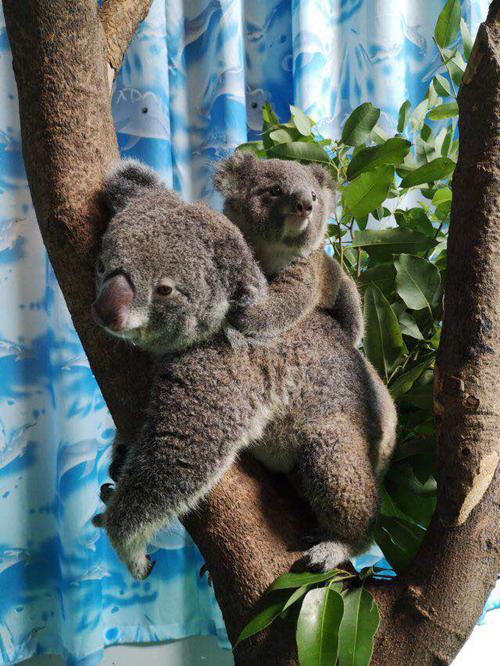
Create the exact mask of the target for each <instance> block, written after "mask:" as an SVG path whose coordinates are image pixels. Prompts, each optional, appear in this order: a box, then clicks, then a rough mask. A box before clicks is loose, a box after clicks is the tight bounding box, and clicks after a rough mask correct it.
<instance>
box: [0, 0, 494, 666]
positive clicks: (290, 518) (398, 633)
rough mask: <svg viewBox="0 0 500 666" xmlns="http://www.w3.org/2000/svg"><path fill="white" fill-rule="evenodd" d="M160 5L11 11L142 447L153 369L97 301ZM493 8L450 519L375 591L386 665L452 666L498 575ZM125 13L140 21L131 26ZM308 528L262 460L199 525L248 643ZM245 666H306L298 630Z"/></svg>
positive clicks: (62, 199)
mask: <svg viewBox="0 0 500 666" xmlns="http://www.w3.org/2000/svg"><path fill="white" fill-rule="evenodd" d="M150 2H151V0H147V1H146V2H139V1H137V2H134V3H132V2H129V0H121V2H120V0H110V1H109V2H105V3H104V7H103V9H102V21H101V20H100V19H99V15H98V10H97V3H96V2H95V0H79V1H78V3H75V2H72V1H71V0H24V1H23V2H19V0H4V13H5V19H6V23H7V31H8V35H9V39H10V43H11V47H12V53H13V62H14V71H15V75H16V81H17V86H18V91H19V106H20V115H21V130H22V140H23V155H24V160H25V165H26V171H27V175H28V182H29V185H30V190H31V194H32V198H33V203H34V206H35V210H36V214H37V219H38V222H39V225H40V229H41V232H42V235H43V239H44V242H45V244H46V247H47V250H48V253H49V256H50V260H51V262H52V266H53V268H54V270H55V273H56V276H57V279H58V281H59V284H60V286H61V289H62V291H63V294H64V297H65V299H66V302H67V305H68V308H69V311H70V313H71V316H72V318H73V322H74V325H75V328H76V330H77V332H78V334H79V336H80V339H81V341H82V344H83V346H84V349H85V351H86V353H87V356H88V358H89V362H90V365H91V368H92V371H93V372H94V375H95V377H96V379H97V381H98V383H99V386H100V388H101V390H102V393H103V396H104V399H105V400H106V403H107V405H108V407H109V409H110V412H111V414H112V416H113V418H114V421H115V423H116V425H117V426H118V427H119V428H120V429H122V430H123V431H124V433H126V434H127V436H128V437H130V436H133V434H134V433H135V432H136V431H137V429H138V428H139V427H140V424H141V422H142V418H143V409H144V406H145V405H146V404H147V398H148V386H149V384H150V381H151V363H150V361H149V359H148V357H147V356H146V355H145V354H142V353H140V352H138V351H132V350H131V349H129V348H128V347H125V346H121V345H117V344H116V342H114V341H111V340H110V339H109V338H107V337H106V336H105V335H104V334H103V333H102V332H101V331H100V330H99V329H98V328H97V327H96V326H95V325H94V324H93V322H92V321H91V318H90V304H91V302H92V300H93V297H94V261H95V257H96V252H97V248H98V242H99V238H100V236H101V234H102V232H103V230H104V228H105V226H106V222H107V219H106V215H105V213H104V210H103V208H102V206H101V204H100V201H99V198H98V192H99V188H100V186H101V183H102V179H103V176H104V174H105V173H106V172H107V171H108V169H109V167H110V165H111V164H112V162H114V161H115V160H116V159H118V157H119V155H118V148H117V144H116V137H115V133H114V128H113V122H112V118H111V109H110V96H109V80H110V79H111V78H112V75H113V74H114V72H115V70H116V69H117V68H118V67H119V63H120V62H121V57H122V55H123V52H124V50H125V48H126V45H127V43H128V40H129V39H130V37H131V36H132V35H133V32H134V29H135V26H136V25H137V23H138V22H139V21H140V20H141V19H142V18H143V17H144V15H145V13H144V12H145V8H147V6H149V4H150ZM493 4H494V6H492V9H491V11H490V17H489V19H488V22H487V25H485V26H484V25H483V26H482V27H481V29H480V34H479V37H478V40H477V44H476V47H475V54H474V56H473V57H472V58H471V63H470V64H469V67H468V71H467V73H466V80H468V83H467V85H463V86H462V90H461V93H460V108H461V123H460V130H461V150H460V158H459V165H458V167H457V171H456V173H455V178H454V185H453V189H454V198H453V210H452V227H451V233H450V252H449V270H448V284H447V289H446V301H445V306H446V307H445V311H446V314H445V326H444V331H443V339H442V345H441V349H440V354H439V363H438V369H439V375H438V377H439V379H438V381H437V382H436V405H437V406H438V432H439V459H440V474H439V488H440V490H439V499H438V511H437V514H436V516H435V518H434V520H433V522H432V525H431V528H430V530H429V533H428V535H427V537H426V539H425V542H424V545H423V547H422V550H421V553H420V554H419V557H418V559H417V562H416V564H415V565H414V567H413V568H412V570H411V572H410V573H409V574H408V575H407V576H406V577H405V578H403V579H401V581H399V580H398V582H397V583H393V584H392V585H390V586H383V587H382V588H376V589H375V593H376V595H377V599H378V600H379V603H380V606H381V609H382V612H383V623H382V626H381V629H380V632H379V637H378V640H377V645H376V652H375V657H374V662H375V663H376V664H384V665H390V666H394V665H396V664H402V663H408V664H412V666H413V665H419V664H422V665H424V664H425V665H426V664H435V663H448V662H449V660H450V659H451V658H452V656H453V655H454V654H455V653H456V652H457V650H458V649H459V647H460V645H461V644H462V643H463V641H464V640H465V638H466V636H467V635H468V633H469V632H470V631H471V629H472V627H473V624H474V622H475V620H476V618H477V616H478V615H479V612H480V610H481V607H482V604H483V603H484V600H485V598H486V596H487V592H488V590H489V589H491V587H492V584H493V582H494V576H495V574H496V570H497V564H498V544H497V543H496V541H495V536H496V531H495V530H496V526H497V525H498V516H497V515H496V514H495V511H498V501H497V500H496V496H495V490H496V489H497V485H495V486H494V484H493V483H490V482H491V480H492V477H493V473H494V471H495V469H496V468H497V467H498V466H497V461H498V445H497V444H496V443H495V441H494V433H495V430H496V429H497V428H498V426H499V417H498V399H497V396H498V395H499V389H500V386H499V368H498V360H497V359H498V357H497V355H496V354H497V352H498V311H497V309H498V302H499V301H498V285H499V279H498V278H499V275H498V270H499V268H498V267H499V264H498V241H497V238H496V236H497V229H496V228H495V226H496V225H495V222H497V221H498V220H497V219H496V218H495V216H496V215H498V212H497V211H498V197H499V192H500V187H499V186H500V182H499V181H500V174H499V171H498V160H499V155H500V147H499V141H500V132H499V127H498V117H497V116H498V108H499V101H500V100H499V97H500V75H499V61H498V52H499V50H500V37H499V28H498V6H499V3H498V2H495V3H493ZM124 12H125V16H126V17H127V19H126V20H125V19H123V18H122V19H119V17H120V16H123V13H124ZM129 12H130V13H129ZM117 17H118V18H117ZM105 30H106V31H107V32H106V34H105ZM477 100H480V104H479V105H478V106H477V107H476V106H474V105H475V104H477ZM495 164H497V166H496V167H495ZM495 253H496V254H495ZM464 278H465V279H464ZM304 520H305V513H304V511H303V507H301V505H300V503H299V502H298V501H297V499H296V498H295V496H294V495H293V493H292V492H291V491H290V488H289V487H288V486H287V484H285V483H283V482H281V481H279V480H276V479H274V478H272V477H271V475H270V474H268V473H267V472H266V471H264V470H263V468H262V467H261V466H260V465H258V464H257V463H256V462H255V461H250V460H245V461H244V463H243V464H241V465H235V466H233V467H232V468H231V470H229V472H228V473H226V474H225V476H224V477H223V478H222V480H221V481H220V482H219V484H218V485H217V487H216V488H215V489H214V490H213V491H212V493H211V494H210V496H209V497H208V498H207V500H206V501H205V502H204V503H203V504H202V506H201V507H200V509H199V510H198V511H196V512H195V513H193V514H192V515H190V516H189V517H188V518H187V519H186V520H185V524H186V526H187V528H188V529H189V531H190V533H191V535H192V536H193V538H194V540H195V542H196V543H197V544H198V546H199V547H200V549H201V551H202V553H203V555H204V557H205V558H206V560H207V563H208V568H209V571H210V573H211V575H212V577H213V580H214V586H215V591H216V595H217V599H218V601H219V603H220V605H221V609H222V612H223V615H224V620H225V622H226V627H227V630H228V634H229V637H230V639H231V641H232V642H234V641H235V639H236V637H237V636H238V634H239V632H240V631H241V629H242V627H243V626H244V625H245V623H246V622H247V621H248V619H249V617H250V616H251V615H252V614H253V612H255V608H256V607H257V605H258V602H259V598H260V597H261V595H262V592H263V591H264V590H265V589H266V587H267V586H268V585H269V584H270V583H271V582H272V580H273V579H274V578H275V577H276V576H277V575H279V574H280V573H283V572H284V571H286V570H287V569H288V568H289V567H290V565H291V563H292V562H293V561H294V560H295V559H296V558H297V556H298V549H297V543H298V535H299V534H300V532H301V530H300V527H301V523H302V524H303V523H304ZM436 659H437V661H436ZM236 661H237V663H238V664H239V666H247V665H248V666H255V664H258V663H262V664H266V666H267V665H269V666H273V665H276V666H285V665H287V666H288V665H292V666H293V665H294V664H296V663H297V658H296V650H295V646H294V636H293V632H292V631H291V630H290V629H289V627H288V626H287V625H285V624H284V623H282V622H280V621H278V622H276V623H274V624H273V626H272V629H271V630H270V631H268V632H265V633H263V634H262V635H261V636H259V637H257V638H256V639H254V640H249V641H245V642H244V643H242V644H241V646H240V647H238V648H237V650H236Z"/></svg>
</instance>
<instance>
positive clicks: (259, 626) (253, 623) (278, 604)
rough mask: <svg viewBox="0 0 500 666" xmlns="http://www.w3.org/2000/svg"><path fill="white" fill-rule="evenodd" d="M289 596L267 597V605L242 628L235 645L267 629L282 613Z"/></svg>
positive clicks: (281, 594)
mask: <svg viewBox="0 0 500 666" xmlns="http://www.w3.org/2000/svg"><path fill="white" fill-rule="evenodd" d="M289 596H290V595H289V593H288V592H286V591H281V592H278V593H274V594H272V595H269V599H268V603H267V605H266V606H265V607H264V608H263V609H262V610H261V611H260V612H259V613H257V615H256V616H255V617H253V618H252V619H251V620H250V622H249V623H248V624H247V625H246V626H245V627H244V628H243V630H242V632H241V634H240V635H239V636H238V640H237V641H236V645H238V643H241V641H244V640H245V639H247V638H249V637H250V636H253V635H254V634H258V633H259V631H262V630H263V629H265V628H266V627H268V626H269V625H270V624H271V622H273V620H275V619H276V618H277V617H278V615H279V614H280V613H281V612H282V610H283V606H284V605H285V604H286V602H287V601H288V598H289ZM236 645H235V647H236Z"/></svg>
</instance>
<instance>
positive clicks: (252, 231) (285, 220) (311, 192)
mask: <svg viewBox="0 0 500 666" xmlns="http://www.w3.org/2000/svg"><path fill="white" fill-rule="evenodd" d="M214 183H215V187H216V188H217V189H218V190H219V191H220V192H221V193H222V194H223V196H224V198H225V200H224V214H225V215H226V216H227V217H228V218H229V219H230V220H231V221H232V222H234V223H235V224H236V225H237V226H238V227H239V229H240V231H241V232H242V234H243V236H244V238H245V240H246V241H247V243H248V244H249V245H250V247H251V248H252V250H253V252H254V256H255V258H256V259H257V261H258V262H259V264H260V266H261V268H262V270H263V271H264V273H265V275H266V277H267V278H268V280H269V285H270V289H269V295H268V299H267V300H266V301H262V302H260V303H258V304H255V305H254V306H252V307H250V308H245V309H244V310H240V311H236V312H235V313H234V314H233V316H232V319H231V321H232V323H233V324H234V325H235V326H236V327H237V328H238V329H239V330H240V331H242V332H243V333H245V334H247V335H255V336H258V337H267V336H274V335H277V334H279V333H282V332H283V331H286V330H288V329H289V328H291V327H293V326H294V325H295V324H296V323H297V322H298V321H299V320H301V319H302V318H303V317H304V316H305V315H307V314H308V313H309V312H311V311H312V310H313V309H314V308H315V307H316V306H320V307H322V308H324V309H326V310H328V311H330V312H331V313H332V314H333V315H334V316H335V318H336V319H337V321H338V322H339V323H340V325H341V328H342V329H343V330H344V332H345V333H346V334H347V337H348V339H349V340H350V341H351V342H352V344H353V345H354V346H355V347H358V346H359V344H360V343H361V340H362V337H363V315H362V310H361V300H360V297H359V294H358V291H357V289H356V285H355V284H354V281H353V280H352V279H351V278H350V277H349V276H348V275H347V274H346V273H345V272H344V271H343V270H342V268H341V266H340V264H339V263H338V262H337V261H336V260H335V259H334V258H333V257H330V256H328V255H327V254H326V253H325V252H324V251H323V241H324V237H325V232H326V228H327V224H328V218H329V214H330V212H331V210H332V208H333V200H334V190H335V185H334V182H333V180H332V178H331V177H330V175H329V174H328V172H327V171H326V170H325V169H324V168H323V167H321V166H320V165H318V164H312V165H310V166H304V165H302V164H299V163H297V162H291V161H287V160H279V159H271V160H259V159H257V158H256V157H255V156H254V155H253V154H251V153H244V152H235V153H233V154H232V155H230V156H229V157H227V158H226V159H224V160H222V161H221V162H219V164H218V165H217V168H216V172H215V175H214Z"/></svg>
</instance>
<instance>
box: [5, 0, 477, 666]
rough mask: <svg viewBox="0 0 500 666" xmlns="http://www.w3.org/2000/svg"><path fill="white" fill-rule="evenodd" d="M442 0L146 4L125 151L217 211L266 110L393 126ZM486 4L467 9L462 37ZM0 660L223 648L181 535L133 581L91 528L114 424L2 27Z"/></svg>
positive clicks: (160, 542)
mask: <svg viewBox="0 0 500 666" xmlns="http://www.w3.org/2000/svg"><path fill="white" fill-rule="evenodd" d="M442 4H443V0H398V2H395V1H394V0H184V1H183V0H156V1H155V2H154V5H153V8H152V10H151V12H150V14H149V16H148V18H147V20H146V21H145V22H144V23H143V25H142V26H141V28H140V30H139V32H138V34H137V35H136V37H135V39H134V42H133V44H132V46H131V48H130V49H129V52H128V55H127V58H126V61H125V63H124V66H123V69H122V72H121V74H120V76H119V78H118V80H117V82H116V85H115V89H114V93H113V112H114V117H115V123H116V130H117V133H118V137H119V142H120V148H121V151H122V153H123V155H125V156H128V157H131V156H134V157H139V158H141V159H142V160H144V161H146V162H148V163H149V164H150V165H152V166H154V167H155V168H156V169H158V171H159V172H160V173H161V175H162V176H163V178H164V179H165V181H166V182H167V183H169V184H171V185H173V186H174V187H175V188H176V189H177V190H178V191H180V192H181V193H182V194H183V195H184V196H185V197H187V198H188V199H196V198H200V197H203V198H205V199H207V200H208V201H210V202H211V203H215V204H217V200H216V198H213V195H212V190H211V185H210V177H209V176H210V172H211V167H212V164H213V161H214V160H216V159H218V158H219V157H221V156H222V155H224V154H225V153H226V152H227V151H228V150H230V149H232V148H234V146H236V145H237V144H239V143H241V142H244V141H246V140H247V139H248V138H254V135H255V132H256V130H258V129H259V127H260V109H261V106H262V104H263V103H264V101H265V100H269V101H270V102H271V103H272V104H273V105H274V106H275V108H276V109H277V111H278V113H279V114H281V115H282V116H287V112H288V104H290V103H294V104H296V105H298V106H299V107H302V108H304V109H305V110H306V111H307V112H308V113H309V114H310V115H312V116H314V117H315V118H316V119H317V120H320V121H321V123H320V125H321V128H322V130H323V132H324V133H325V134H330V135H335V133H336V132H338V128H339V125H340V123H341V122H342V120H343V119H344V118H345V116H346V114H347V113H348V112H349V111H350V110H351V109H352V108H353V107H355V106H357V105H358V104H359V103H361V102H363V101H366V100H370V101H372V102H373V103H374V104H376V105H378V106H380V107H381V108H382V110H383V122H384V123H385V124H386V125H387V126H388V127H389V128H394V127H395V114H396V113H397V109H398V108H399V106H400V104H401V102H402V101H403V100H404V99H405V98H406V97H410V99H412V100H418V99H419V98H420V97H421V95H422V94H423V90H424V89H425V88H426V84H427V83H428V80H429V79H430V78H431V77H432V76H433V74H434V73H435V72H436V71H437V69H438V67H439V63H438V58H437V54H436V52H435V50H434V47H433V43H432V39H431V37H432V31H433V26H434V23H435V21H436V17H437V15H438V12H439V11H440V8H441V6H442ZM487 5H488V0H470V1H466V2H464V6H463V11H464V16H465V17H466V19H467V21H468V23H469V25H470V27H471V29H472V32H473V34H474V33H475V31H476V29H477V26H478V23H479V22H480V20H481V19H482V18H484V16H485V13H486V9H487ZM0 90H1V99H2V104H1V105H0V313H1V314H0V663H1V664H12V663H15V662H17V661H19V660H21V659H24V658H26V657H28V656H30V655H32V654H34V653H38V652H56V653H59V654H62V655H65V656H66V659H67V661H68V663H78V664H80V663H81V664H83V663H85V664H91V663H94V662H95V663H98V662H99V660H100V658H101V655H102V648H103V646H104V645H107V644H111V643H116V642H125V641H127V642H132V641H154V640H164V639H168V638H179V637H183V636H188V635H193V634H209V633H212V634H217V635H218V636H219V637H220V638H221V639H223V638H224V627H223V622H222V618H221V615H220V612H219V610H218V608H217V605H216V603H215V601H214V598H213V595H212V592H211V590H210V589H209V588H208V586H207V583H206V580H205V579H200V578H199V576H198V571H199V568H200V566H201V565H202V559H201V556H200V555H199V553H198V551H197V549H196V547H195V546H194V545H193V543H192V541H191V540H190V538H189V537H188V536H187V535H186V534H185V533H184V531H183V529H182V528H181V526H180V525H179V524H176V525H174V526H173V527H172V528H171V529H169V530H165V531H163V532H162V533H161V534H160V535H159V536H158V537H157V538H156V539H155V542H154V544H153V548H154V549H158V552H156V554H155V559H157V561H158V563H157V566H156V570H155V572H154V574H153V575H152V576H151V578H150V579H148V580H147V581H146V582H143V583H138V582H134V581H133V580H132V578H131V577H130V576H129V575H128V574H127V573H126V571H125V569H124V567H123V566H122V565H121V564H120V563H119V562H118V561H117V559H116V557H115V556H114V554H113V552H112V550H111V548H110V547H109V545H108V543H107V541H106V538H105V537H104V536H102V533H101V531H98V530H96V529H94V528H93V527H92V525H91V522H90V519H91V517H92V516H93V515H94V514H95V513H96V511H97V509H98V499H97V497H98V489H99V486H100V484H101V483H102V482H104V481H105V480H106V470H107V467H108V462H109V447H110V444H111V441H112V438H113V433H114V430H113V424H112V422H111V420H110V417H109V414H108V412H107V410H106V407H105V405H104V402H103V400H102V397H101V395H100V393H99V390H98V388H97V386H96V384H95V381H94V379H93V377H92V374H91V372H90V370H89V367H88V363H87V360H86V358H85V355H84V353H83V351H82V348H81V346H80V344H79V341H78V338H77V336H76V334H75V331H74V330H73V327H72V325H71V321H70V318H69V316H68V313H67V311H66V308H65V305H64V302H63V300H62V297H61V294H60V292H59V290H58V287H57V284H56V282H55V279H54V276H53V273H52V271H51V267H50V265H49V263H48V261H47V258H46V254H45V251H44V249H43V246H42V243H41V240H40V237H39V233H38V230H37V227H36V223H35V219H34V213H33V208H32V205H31V202H30V196H29V191H28V187H27V183H26V179H25V174H24V168H23V162H22V157H21V146H20V130H19V119H18V113H17V95H16V87H15V83H14V77H13V73H12V68H11V58H10V52H9V44H8V39H7V36H6V32H5V27H4V23H3V20H2V23H1V24H0Z"/></svg>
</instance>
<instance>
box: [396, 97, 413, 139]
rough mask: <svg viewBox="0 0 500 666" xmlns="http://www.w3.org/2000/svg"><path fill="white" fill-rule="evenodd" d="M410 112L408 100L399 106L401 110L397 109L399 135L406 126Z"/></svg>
mask: <svg viewBox="0 0 500 666" xmlns="http://www.w3.org/2000/svg"><path fill="white" fill-rule="evenodd" d="M410 111H411V102H410V100H409V99H407V100H405V101H404V102H403V103H402V104H401V108H400V109H399V114H398V132H399V133H400V134H401V133H402V132H404V131H405V129H406V126H407V125H408V121H409V119H410Z"/></svg>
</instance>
